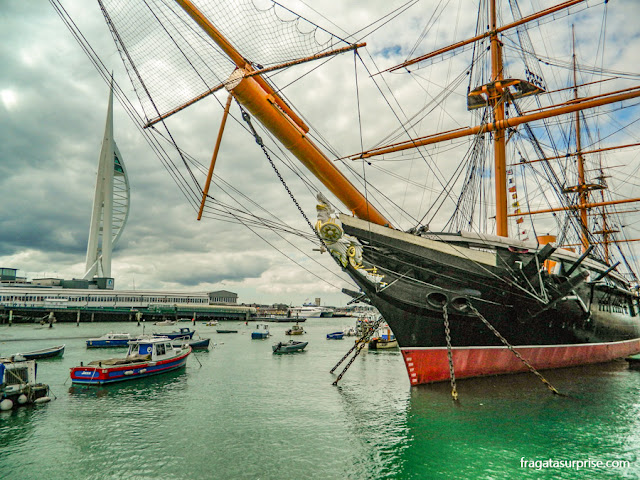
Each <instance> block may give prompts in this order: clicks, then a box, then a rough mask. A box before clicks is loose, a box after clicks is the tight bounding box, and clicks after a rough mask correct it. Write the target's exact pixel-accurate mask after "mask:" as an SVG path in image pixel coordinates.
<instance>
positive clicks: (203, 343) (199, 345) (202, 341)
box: [171, 338, 211, 350]
mask: <svg viewBox="0 0 640 480" xmlns="http://www.w3.org/2000/svg"><path fill="white" fill-rule="evenodd" d="M209 342H211V339H210V338H199V339H195V340H194V339H191V340H182V339H178V340H174V341H172V342H171V345H173V346H174V347H180V346H185V345H189V346H190V347H191V348H192V349H193V350H207V349H208V348H209Z"/></svg>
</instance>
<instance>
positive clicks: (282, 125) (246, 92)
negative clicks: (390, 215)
mask: <svg viewBox="0 0 640 480" xmlns="http://www.w3.org/2000/svg"><path fill="white" fill-rule="evenodd" d="M175 1H176V3H177V4H178V5H180V7H181V8H182V9H183V10H184V11H185V12H186V13H187V14H188V15H189V16H190V17H191V18H192V19H193V20H194V21H195V22H196V23H197V24H198V25H199V26H200V28H202V30H203V31H204V32H205V33H206V34H207V35H208V36H209V37H210V38H211V39H212V40H213V41H214V42H216V44H217V45H218V46H219V47H220V49H222V51H223V52H224V53H225V54H226V55H227V56H228V57H229V58H230V59H231V60H232V61H233V62H234V63H235V64H236V66H237V68H238V70H236V71H235V72H234V73H233V74H232V75H231V77H230V78H229V80H228V81H227V82H226V85H225V86H226V88H227V90H229V92H230V93H231V94H232V95H233V96H234V97H235V98H236V99H237V100H238V102H240V104H241V105H243V107H244V108H246V109H247V110H248V111H249V112H250V113H251V114H252V115H253V116H254V117H255V118H257V119H258V120H259V121H260V122H261V123H262V124H263V125H264V126H265V128H267V130H269V131H270V132H271V133H272V134H273V135H274V136H275V137H276V138H277V139H278V140H279V141H280V142H281V143H282V144H283V145H284V146H285V147H286V148H287V149H288V150H289V151H291V153H293V154H294V155H295V156H296V157H297V158H298V160H300V161H301V162H302V163H303V164H304V165H305V166H306V167H307V168H308V169H309V170H310V171H311V173H313V174H314V175H315V176H316V177H317V178H318V179H319V180H320V181H321V182H322V183H323V184H324V185H325V186H326V187H327V188H328V189H329V190H330V191H331V192H332V193H333V194H334V195H335V196H336V197H337V198H339V199H340V201H341V202H342V203H344V204H345V206H346V207H347V208H349V210H351V211H352V212H353V213H354V214H355V215H356V216H357V217H358V218H361V219H363V220H367V221H370V222H372V223H376V224H378V225H388V226H391V223H390V222H389V220H387V219H386V218H385V217H384V215H382V213H380V212H379V211H378V210H377V209H376V208H375V207H374V206H373V205H372V204H371V203H369V201H368V200H367V198H365V196H364V195H362V193H360V191H359V190H358V189H356V187H355V186H354V185H353V184H352V183H351V182H350V181H349V180H348V179H347V178H346V177H345V176H344V174H343V173H342V172H341V171H340V170H339V169H338V168H337V167H336V166H335V165H334V164H333V162H332V161H331V160H329V158H327V157H326V155H324V153H322V151H321V150H320V149H319V148H318V147H317V146H316V145H315V144H314V143H313V142H312V141H311V140H310V139H309V138H308V137H307V135H306V134H307V131H308V128H306V125H304V123H303V122H302V120H301V119H300V118H299V117H298V116H297V115H296V114H295V113H294V112H293V110H292V109H291V107H289V106H288V105H287V104H286V103H285V102H284V100H282V98H280V96H279V95H278V94H277V93H276V92H275V91H274V90H273V88H272V87H271V86H270V85H269V84H268V83H267V82H266V80H264V79H263V78H262V77H260V76H259V75H255V76H251V77H245V74H252V73H253V72H255V69H254V68H253V67H252V66H251V64H250V62H249V61H247V60H246V59H245V58H244V57H243V56H242V55H241V54H240V53H239V52H238V51H237V50H236V49H235V47H234V46H233V45H232V44H231V43H230V42H229V41H228V40H227V39H226V38H225V37H224V36H223V35H222V34H221V33H220V32H219V31H218V30H217V29H216V28H215V27H214V25H213V24H212V23H211V22H210V21H209V20H208V19H207V18H206V17H205V16H204V15H203V14H202V12H200V11H199V10H198V9H197V8H196V7H195V6H194V5H193V3H192V2H191V1H190V0H175Z"/></svg>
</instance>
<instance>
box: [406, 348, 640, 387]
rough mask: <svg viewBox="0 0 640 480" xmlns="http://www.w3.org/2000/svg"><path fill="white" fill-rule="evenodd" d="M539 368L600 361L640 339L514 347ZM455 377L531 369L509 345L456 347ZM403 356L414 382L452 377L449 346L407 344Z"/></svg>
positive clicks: (628, 351) (616, 355)
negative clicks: (430, 346)
mask: <svg viewBox="0 0 640 480" xmlns="http://www.w3.org/2000/svg"><path fill="white" fill-rule="evenodd" d="M514 349H515V350H516V351H517V352H518V353H519V354H520V355H522V356H523V357H524V358H525V359H526V360H527V361H528V362H529V363H531V365H533V366H534V367H535V368H536V369H540V370H542V369H546V368H561V367H574V366H577V365H586V364H590V363H601V362H607V361H609V360H613V359H615V358H620V357H624V356H626V355H630V354H633V353H637V352H640V339H635V340H628V341H624V342H613V343H587V344H579V345H544V346H522V347H514ZM452 350H453V365H454V369H455V374H456V378H468V377H481V376H484V375H501V374H505V373H517V372H526V371H528V369H527V367H526V365H524V364H523V363H522V362H521V361H520V360H519V359H518V358H517V357H516V356H515V355H514V354H513V352H511V351H510V350H509V349H507V348H506V347H469V348H467V347H454V348H453V349H452ZM402 356H403V358H404V362H405V365H406V367H407V373H408V374H409V380H410V381H411V384H412V385H419V384H421V383H431V382H442V381H445V380H449V360H448V357H447V349H446V347H439V348H438V347H434V348H429V347H422V348H419V347H418V348H404V349H402Z"/></svg>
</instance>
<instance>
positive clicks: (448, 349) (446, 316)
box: [442, 305, 458, 400]
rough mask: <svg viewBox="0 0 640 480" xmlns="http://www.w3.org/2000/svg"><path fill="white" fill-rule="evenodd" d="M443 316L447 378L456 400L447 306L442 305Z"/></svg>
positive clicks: (456, 389)
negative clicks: (447, 359) (447, 362)
mask: <svg viewBox="0 0 640 480" xmlns="http://www.w3.org/2000/svg"><path fill="white" fill-rule="evenodd" d="M442 310H443V316H444V336H445V338H446V339H447V356H448V357H449V378H450V379H451V396H452V397H453V399H454V400H458V388H457V387H456V372H455V371H454V369H453V351H452V350H453V349H452V348H451V329H450V328H449V313H448V312H447V306H446V305H444V306H443V307H442Z"/></svg>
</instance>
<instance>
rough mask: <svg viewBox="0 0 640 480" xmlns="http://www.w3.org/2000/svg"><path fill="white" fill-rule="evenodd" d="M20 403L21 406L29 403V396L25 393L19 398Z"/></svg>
mask: <svg viewBox="0 0 640 480" xmlns="http://www.w3.org/2000/svg"><path fill="white" fill-rule="evenodd" d="M18 403H19V404H20V405H24V404H25V403H27V396H26V395H25V394H24V393H23V394H22V395H20V396H19V397H18Z"/></svg>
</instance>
